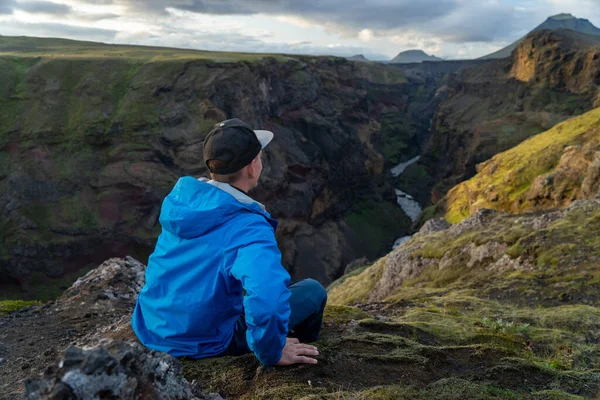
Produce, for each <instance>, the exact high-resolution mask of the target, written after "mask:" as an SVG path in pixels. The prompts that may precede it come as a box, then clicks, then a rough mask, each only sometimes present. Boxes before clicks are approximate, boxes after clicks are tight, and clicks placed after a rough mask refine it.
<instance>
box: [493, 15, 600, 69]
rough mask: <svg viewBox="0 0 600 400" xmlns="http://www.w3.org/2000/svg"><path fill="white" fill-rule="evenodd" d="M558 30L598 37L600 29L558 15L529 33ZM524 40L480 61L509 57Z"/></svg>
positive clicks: (585, 20)
mask: <svg viewBox="0 0 600 400" xmlns="http://www.w3.org/2000/svg"><path fill="white" fill-rule="evenodd" d="M559 29H569V30H572V31H575V32H579V33H584V34H587V35H595V36H600V29H598V28H597V27H595V26H594V24H592V23H591V22H590V21H588V20H587V19H582V18H575V17H574V16H573V15H571V14H558V15H555V16H553V17H549V18H548V19H547V20H546V21H544V23H542V24H541V25H539V26H538V27H537V28H535V29H534V30H533V31H531V32H537V31H542V30H559ZM531 32H530V33H531ZM524 39H525V37H522V38H521V39H519V40H517V41H516V42H514V43H512V44H511V45H509V46H506V47H505V48H503V49H501V50H498V51H497V52H495V53H492V54H488V55H487V56H484V57H481V58H482V59H493V58H506V57H509V56H510V54H511V53H512V52H513V50H515V49H516V48H517V47H518V46H519V44H520V43H521V42H522V41H523V40H524Z"/></svg>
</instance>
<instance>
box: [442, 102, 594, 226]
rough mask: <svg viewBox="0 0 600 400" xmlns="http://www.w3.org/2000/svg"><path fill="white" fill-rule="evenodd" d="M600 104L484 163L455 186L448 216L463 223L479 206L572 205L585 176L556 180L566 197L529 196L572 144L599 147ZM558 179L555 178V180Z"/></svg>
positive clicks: (527, 207) (514, 209)
mask: <svg viewBox="0 0 600 400" xmlns="http://www.w3.org/2000/svg"><path fill="white" fill-rule="evenodd" d="M599 127H600V109H596V110H593V111H590V112H588V113H587V114H584V115H582V116H579V117H576V118H573V119H571V120H568V121H566V122H563V123H561V124H559V125H557V126H555V127H554V128H552V129H551V130H549V131H547V132H544V133H541V134H539V135H537V136H534V137H532V138H531V139H529V140H526V141H525V142H523V143H521V144H519V145H518V146H516V147H514V148H512V149H510V150H508V151H505V152H504V153H500V154H498V155H496V156H495V157H494V158H492V159H491V160H490V161H487V162H486V163H484V164H483V167H482V168H480V170H479V173H478V174H477V175H475V177H473V178H472V179H470V180H468V181H466V182H463V183H461V184H459V185H458V186H456V187H455V188H454V189H452V190H451V191H450V192H449V193H448V194H447V195H446V198H445V199H444V200H443V204H444V205H445V208H446V215H445V217H446V219H447V220H448V221H450V222H452V223H456V222H459V221H461V220H463V219H464V218H466V217H468V216H469V215H471V214H472V213H473V212H475V211H477V210H478V209H481V208H492V209H496V210H500V211H510V212H524V211H529V210H534V209H543V208H554V207H557V206H561V205H567V204H569V203H570V202H571V201H572V200H573V199H575V198H577V194H578V193H579V192H580V190H581V183H582V177H581V176H579V179H576V178H577V177H576V176H571V175H568V173H566V172H564V173H565V175H564V179H562V180H561V181H560V183H561V184H559V182H557V181H555V182H554V184H553V185H554V187H555V188H556V191H557V193H560V191H562V193H564V194H563V195H562V197H560V198H558V199H555V200H552V197H551V196H548V200H546V202H544V200H543V199H542V200H539V201H536V202H531V201H528V196H530V195H531V191H530V189H531V188H532V184H533V183H534V180H535V179H536V178H537V177H539V176H541V175H544V174H548V173H551V172H553V171H555V169H556V167H557V165H558V163H559V160H560V159H561V156H562V155H563V152H564V150H565V148H566V147H568V146H583V145H587V146H588V147H587V148H586V154H588V153H589V154H593V151H594V149H598V148H600V129H599ZM558 178H560V176H559V177H557V178H556V179H558Z"/></svg>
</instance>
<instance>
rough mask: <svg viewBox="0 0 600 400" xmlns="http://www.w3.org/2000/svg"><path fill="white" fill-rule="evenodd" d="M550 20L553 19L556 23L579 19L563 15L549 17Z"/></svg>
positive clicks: (570, 15) (571, 15)
mask: <svg viewBox="0 0 600 400" xmlns="http://www.w3.org/2000/svg"><path fill="white" fill-rule="evenodd" d="M548 19H553V20H555V21H564V20H567V19H577V18H575V17H574V16H573V14H567V13H562V14H556V15H553V16H551V17H548Z"/></svg>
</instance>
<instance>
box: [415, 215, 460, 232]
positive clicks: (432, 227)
mask: <svg viewBox="0 0 600 400" xmlns="http://www.w3.org/2000/svg"><path fill="white" fill-rule="evenodd" d="M451 226H452V224H450V223H449V222H448V221H446V220H445V219H444V218H435V219H430V220H427V222H425V223H424V224H423V226H422V227H421V229H420V230H419V232H418V233H416V234H415V236H426V235H431V234H432V233H435V232H441V231H444V230H446V229H448V228H450V227H451Z"/></svg>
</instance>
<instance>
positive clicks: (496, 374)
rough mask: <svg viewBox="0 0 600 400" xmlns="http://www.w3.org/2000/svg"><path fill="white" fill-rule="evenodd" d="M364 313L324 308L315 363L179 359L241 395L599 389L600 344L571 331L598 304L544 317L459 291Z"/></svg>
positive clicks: (514, 393) (419, 395)
mask: <svg viewBox="0 0 600 400" xmlns="http://www.w3.org/2000/svg"><path fill="white" fill-rule="evenodd" d="M368 309H369V311H368V312H365V311H363V310H361V309H360V308H356V307H342V306H336V307H328V308H327V309H326V314H325V321H324V329H323V333H322V337H321V339H320V340H319V341H318V342H317V343H316V346H317V347H318V348H319V352H320V355H319V356H318V360H319V364H317V365H316V366H311V367H305V366H292V367H287V368H273V367H270V368H265V367H259V365H258V362H257V361H256V359H255V358H254V356H252V355H248V356H243V357H225V358H217V359H205V360H184V361H183V363H184V376H185V377H186V378H187V379H188V380H190V381H191V380H197V381H198V382H203V390H206V391H209V392H218V393H220V394H221V395H223V396H225V397H232V398H241V399H255V398H273V399H342V398H343V399H431V398H435V399H464V398H468V399H522V398H532V399H548V398H550V399H552V398H555V399H583V398H591V397H592V396H593V395H595V394H596V393H598V390H600V376H599V375H598V373H597V372H595V371H596V369H597V368H598V357H597V355H598V354H600V353H599V352H600V345H598V344H590V343H589V342H588V341H587V336H586V332H587V331H585V328H586V327H579V328H577V329H572V327H573V326H575V325H576V324H577V323H578V322H579V321H580V318H581V317H580V314H581V313H583V312H590V311H593V312H594V313H595V314H594V315H596V314H597V313H598V312H599V311H600V309H597V308H594V310H591V309H590V308H587V309H584V308H580V309H577V307H574V308H573V309H571V310H567V309H565V308H564V307H555V308H552V307H551V308H544V309H541V310H540V312H541V314H543V315H545V316H550V315H562V316H563V317H566V319H560V320H547V319H544V318H542V319H539V318H538V314H537V312H536V310H534V309H525V308H516V307H506V305H504V304H501V303H499V302H497V301H493V300H484V299H480V298H476V297H472V296H469V295H468V294H465V293H459V292H455V293H452V294H448V295H444V296H439V295H438V294H436V293H433V292H431V296H428V295H423V293H421V295H420V296H419V298H418V299H415V298H412V299H411V300H407V299H398V300H395V301H388V302H387V303H386V304H382V305H370V306H369V307H368ZM483 313H485V314H487V316H484V317H482V314H483ZM567 316H568V317H567ZM561 318H562V317H561ZM593 318H594V317H591V318H590V321H591V320H592V319H593ZM596 323H597V322H596ZM587 328H589V326H588V327H587ZM550 388H551V390H549V389H550ZM576 394H578V395H579V396H583V397H579V396H577V395H576Z"/></svg>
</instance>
